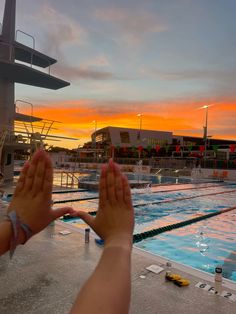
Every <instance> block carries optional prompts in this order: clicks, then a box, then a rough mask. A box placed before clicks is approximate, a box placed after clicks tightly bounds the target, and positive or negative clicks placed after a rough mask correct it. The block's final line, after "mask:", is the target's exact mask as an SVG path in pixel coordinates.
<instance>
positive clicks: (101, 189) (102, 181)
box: [99, 165, 107, 208]
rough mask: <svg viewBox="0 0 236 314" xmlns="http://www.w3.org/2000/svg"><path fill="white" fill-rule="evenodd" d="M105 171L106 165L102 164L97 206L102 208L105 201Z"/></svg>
mask: <svg viewBox="0 0 236 314" xmlns="http://www.w3.org/2000/svg"><path fill="white" fill-rule="evenodd" d="M106 172H107V165H102V169H101V175H100V182H99V208H103V207H104V206H105V204H106V201H107V188H106Z"/></svg>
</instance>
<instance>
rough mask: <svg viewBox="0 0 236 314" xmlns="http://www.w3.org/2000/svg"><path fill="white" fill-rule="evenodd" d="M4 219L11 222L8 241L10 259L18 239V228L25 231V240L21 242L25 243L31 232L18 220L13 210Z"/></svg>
mask: <svg viewBox="0 0 236 314" xmlns="http://www.w3.org/2000/svg"><path fill="white" fill-rule="evenodd" d="M6 220H7V221H10V222H11V225H12V231H13V234H12V236H11V241H10V258H11V259H12V257H13V255H14V252H15V249H16V247H17V243H18V240H19V234H20V229H23V231H24V233H25V242H24V243H22V244H25V243H26V242H27V241H28V240H29V239H30V238H31V237H32V235H33V232H32V230H31V229H30V227H29V226H28V225H27V224H25V223H23V222H21V221H20V219H19V217H18V216H17V213H16V212H15V211H14V210H13V211H11V212H9V213H8V214H7V215H6Z"/></svg>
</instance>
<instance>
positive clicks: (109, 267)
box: [71, 246, 131, 314]
mask: <svg viewBox="0 0 236 314" xmlns="http://www.w3.org/2000/svg"><path fill="white" fill-rule="evenodd" d="M130 264H131V248H126V247H125V248H124V247H111V246H108V247H105V248H104V251H103V253H102V256H101V259H100V261H99V263H98V265H97V267H96V269H95V271H94V272H93V274H92V275H91V277H90V278H89V279H88V281H87V282H86V284H85V285H84V287H83V288H82V289H81V291H80V293H79V295H78V297H77V300H76V302H75V304H74V306H73V308H72V311H71V314H75V313H81V314H93V313H96V314H97V313H103V314H108V313H109V314H110V313H111V314H126V313H128V312H129V304H130V294H131V278H130V277H131V275H130V268H131V265H130Z"/></svg>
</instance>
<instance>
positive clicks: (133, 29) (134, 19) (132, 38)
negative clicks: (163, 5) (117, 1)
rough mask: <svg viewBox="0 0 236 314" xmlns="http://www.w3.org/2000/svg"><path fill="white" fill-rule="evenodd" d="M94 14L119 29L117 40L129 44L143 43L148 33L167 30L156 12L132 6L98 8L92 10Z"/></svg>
mask: <svg viewBox="0 0 236 314" xmlns="http://www.w3.org/2000/svg"><path fill="white" fill-rule="evenodd" d="M94 16H95V18H97V19H98V20H100V21H102V22H105V23H108V24H109V25H110V26H112V27H114V28H116V29H117V30H118V31H120V32H119V37H120V38H118V40H119V39H121V40H123V41H125V42H126V43H127V44H131V45H137V44H140V43H143V41H144V40H145V38H146V37H147V36H148V35H151V34H155V33H160V32H165V31H167V30H168V27H167V25H166V24H165V23H163V22H161V18H160V17H159V16H158V15H157V14H153V13H151V12H148V11H144V10H142V11H141V10H138V9H134V8H132V10H131V9H128V8H125V9H123V8H119V7H115V6H113V7H112V6H111V7H107V8H101V9H100V8H99V9H96V10H95V11H94Z"/></svg>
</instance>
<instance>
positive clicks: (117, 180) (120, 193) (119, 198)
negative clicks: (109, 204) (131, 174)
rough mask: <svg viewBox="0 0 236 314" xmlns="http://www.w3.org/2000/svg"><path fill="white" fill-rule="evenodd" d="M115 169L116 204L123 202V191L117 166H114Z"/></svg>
mask: <svg viewBox="0 0 236 314" xmlns="http://www.w3.org/2000/svg"><path fill="white" fill-rule="evenodd" d="M114 168H115V192H116V199H117V201H118V202H123V201H124V189H123V183H122V174H121V171H120V169H119V166H118V165H117V164H114Z"/></svg>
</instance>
